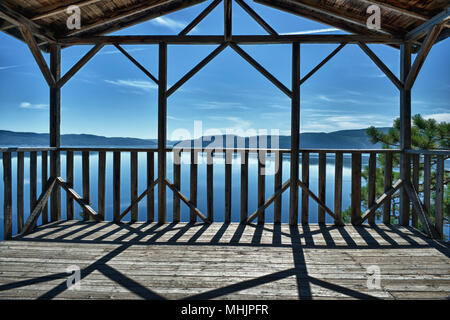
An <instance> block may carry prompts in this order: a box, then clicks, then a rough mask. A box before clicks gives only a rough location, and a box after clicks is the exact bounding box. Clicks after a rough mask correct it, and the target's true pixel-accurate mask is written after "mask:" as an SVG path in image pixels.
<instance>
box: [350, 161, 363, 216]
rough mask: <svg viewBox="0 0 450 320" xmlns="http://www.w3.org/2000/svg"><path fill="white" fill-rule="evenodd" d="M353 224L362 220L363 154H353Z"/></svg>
mask: <svg viewBox="0 0 450 320" xmlns="http://www.w3.org/2000/svg"><path fill="white" fill-rule="evenodd" d="M351 197H352V199H351V208H352V209H351V211H352V224H357V223H358V222H359V221H360V219H361V153H359V152H355V153H352V194H351Z"/></svg>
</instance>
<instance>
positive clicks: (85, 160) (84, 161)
mask: <svg viewBox="0 0 450 320" xmlns="http://www.w3.org/2000/svg"><path fill="white" fill-rule="evenodd" d="M81 167H82V169H81V170H82V172H83V200H84V202H85V203H86V204H88V205H90V190H91V188H90V180H91V179H90V170H89V169H90V168H89V167H90V163H89V152H88V151H83V152H82V154H81ZM83 212H84V215H83V220H85V221H86V220H88V219H89V213H88V212H87V210H86V209H84V210H83Z"/></svg>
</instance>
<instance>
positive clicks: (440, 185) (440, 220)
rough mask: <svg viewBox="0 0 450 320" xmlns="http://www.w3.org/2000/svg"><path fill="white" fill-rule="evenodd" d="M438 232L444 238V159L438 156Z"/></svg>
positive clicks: (436, 215)
mask: <svg viewBox="0 0 450 320" xmlns="http://www.w3.org/2000/svg"><path fill="white" fill-rule="evenodd" d="M434 215H435V219H436V230H437V232H438V233H439V235H440V236H441V239H442V236H443V231H444V229H443V228H444V157H443V156H437V162H436V203H435V206H434Z"/></svg>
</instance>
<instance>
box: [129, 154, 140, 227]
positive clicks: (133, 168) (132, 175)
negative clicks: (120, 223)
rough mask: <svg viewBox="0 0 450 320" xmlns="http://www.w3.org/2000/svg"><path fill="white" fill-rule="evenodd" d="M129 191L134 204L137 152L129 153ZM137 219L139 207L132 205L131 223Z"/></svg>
mask: <svg viewBox="0 0 450 320" xmlns="http://www.w3.org/2000/svg"><path fill="white" fill-rule="evenodd" d="M130 171H131V172H130V180H131V181H130V189H131V190H130V191H131V203H134V202H136V200H137V197H138V154H137V152H131V153H130ZM138 219H139V207H138V205H137V204H136V205H134V206H132V208H131V222H136V221H138Z"/></svg>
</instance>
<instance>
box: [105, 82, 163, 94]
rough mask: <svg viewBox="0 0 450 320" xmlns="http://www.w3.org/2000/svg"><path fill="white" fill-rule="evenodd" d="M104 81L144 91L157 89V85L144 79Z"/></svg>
mask: <svg viewBox="0 0 450 320" xmlns="http://www.w3.org/2000/svg"><path fill="white" fill-rule="evenodd" d="M105 82H106V83H109V84H112V85H115V86H119V87H128V88H137V89H141V90H144V91H151V90H156V89H158V86H157V85H156V84H154V83H153V82H150V81H144V80H120V79H119V80H105Z"/></svg>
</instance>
